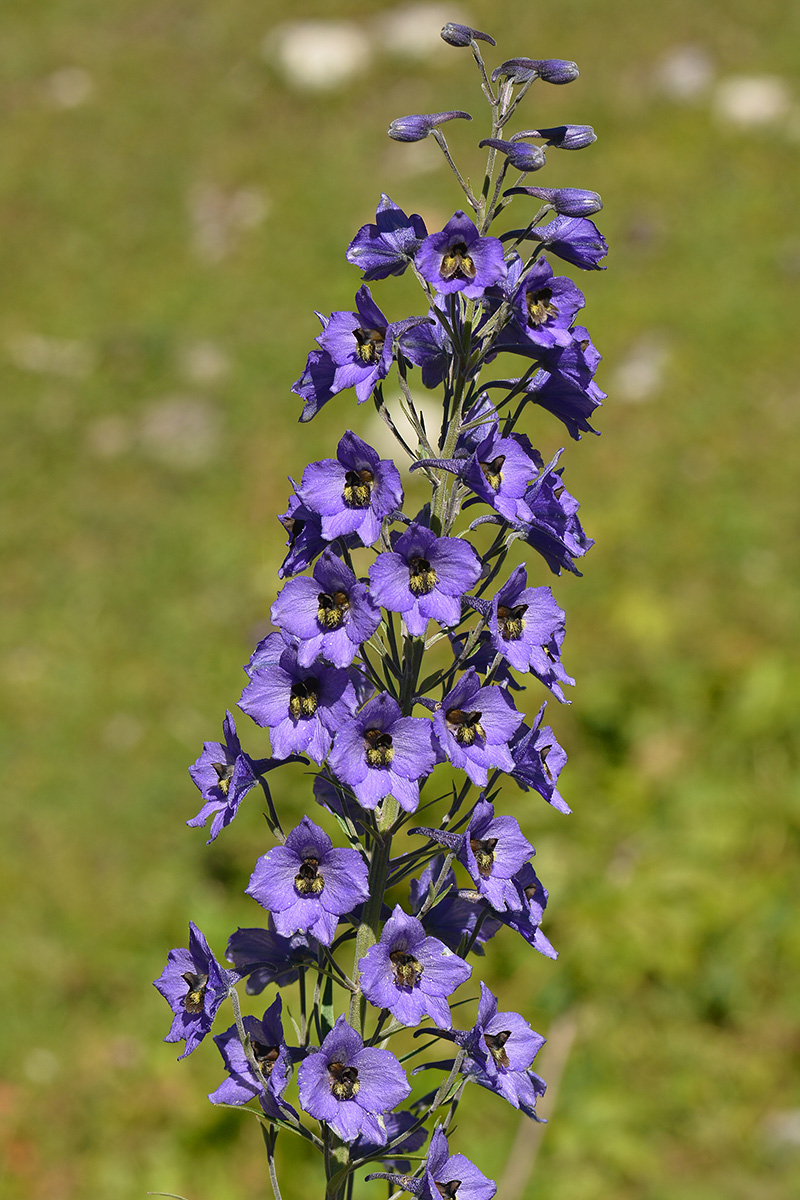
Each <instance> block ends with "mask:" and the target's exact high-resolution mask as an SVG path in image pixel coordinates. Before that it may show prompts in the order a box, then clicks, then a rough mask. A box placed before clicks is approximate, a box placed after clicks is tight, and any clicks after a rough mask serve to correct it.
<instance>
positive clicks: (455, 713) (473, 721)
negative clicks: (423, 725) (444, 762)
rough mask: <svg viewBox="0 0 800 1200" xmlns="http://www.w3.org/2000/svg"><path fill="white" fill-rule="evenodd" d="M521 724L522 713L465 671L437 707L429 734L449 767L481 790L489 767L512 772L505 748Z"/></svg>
mask: <svg viewBox="0 0 800 1200" xmlns="http://www.w3.org/2000/svg"><path fill="white" fill-rule="evenodd" d="M521 722H522V713H519V712H517V710H516V708H515V707H514V705H513V702H512V701H511V700H510V698H509V697H508V695H507V694H506V692H504V691H503V690H502V688H498V687H481V684H480V680H479V679H478V676H477V674H476V672H475V671H474V670H469V671H465V673H464V674H463V675H462V676H461V678H460V679H459V681H458V683H457V684H456V685H455V687H454V688H453V689H452V690H451V691H450V692H449V693H448V694H447V695H446V696H445V698H444V699H443V700H442V702H441V704H439V705H438V706H437V709H436V712H435V713H434V717H433V731H434V734H435V736H436V737H437V739H438V742H439V745H440V747H441V749H442V751H443V753H444V754H445V755H446V756H447V758H449V759H450V761H451V763H452V764H453V766H454V767H457V768H459V769H460V770H463V771H466V773H467V775H468V776H469V778H470V779H471V780H472V782H473V783H475V784H477V785H478V787H485V786H486V783H487V781H488V778H489V775H488V768H489V767H499V769H500V770H501V771H510V770H512V769H513V765H514V762H513V759H512V758H511V752H510V750H509V745H508V744H509V741H510V739H511V738H512V736H513V734H514V731H515V730H516V729H517V728H518V726H519V725H520V724H521Z"/></svg>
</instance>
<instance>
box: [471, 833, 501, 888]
mask: <svg viewBox="0 0 800 1200" xmlns="http://www.w3.org/2000/svg"><path fill="white" fill-rule="evenodd" d="M469 844H470V849H471V850H472V853H473V854H474V855H475V861H476V863H477V864H478V871H479V872H480V874H481V875H482V876H483V877H484V879H488V877H489V876H490V875H491V873H492V863H493V862H494V848H495V846H496V845H497V838H470V839H469Z"/></svg>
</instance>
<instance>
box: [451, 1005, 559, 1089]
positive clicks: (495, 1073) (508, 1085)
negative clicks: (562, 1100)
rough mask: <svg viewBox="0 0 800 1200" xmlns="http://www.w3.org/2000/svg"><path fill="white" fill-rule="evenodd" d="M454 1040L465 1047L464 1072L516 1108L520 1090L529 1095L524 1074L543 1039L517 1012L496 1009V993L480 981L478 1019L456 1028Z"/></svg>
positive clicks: (540, 1046) (542, 1043)
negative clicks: (459, 1029) (467, 1026)
mask: <svg viewBox="0 0 800 1200" xmlns="http://www.w3.org/2000/svg"><path fill="white" fill-rule="evenodd" d="M453 1040H454V1041H455V1042H456V1043H457V1044H459V1045H461V1046H463V1047H464V1049H465V1050H466V1051H467V1056H468V1057H467V1061H466V1063H465V1070H466V1073H468V1074H474V1075H475V1078H476V1080H477V1082H478V1083H481V1084H482V1085H483V1086H484V1087H489V1088H490V1089H491V1090H492V1091H494V1092H497V1093H498V1094H499V1095H500V1096H503V1097H504V1098H505V1099H506V1100H508V1102H509V1103H510V1104H513V1105H514V1107H515V1108H519V1107H520V1093H522V1095H523V1096H524V1097H526V1098H527V1095H528V1086H529V1085H528V1082H527V1079H526V1078H524V1077H525V1075H526V1072H527V1070H528V1068H529V1067H530V1065H531V1063H532V1062H533V1060H534V1058H535V1057H536V1055H537V1054H538V1053H539V1051H540V1050H541V1048H542V1046H543V1045H544V1043H545V1039H544V1038H543V1037H542V1036H541V1034H539V1033H536V1032H534V1030H533V1029H531V1027H530V1025H529V1023H528V1022H527V1021H526V1020H525V1018H524V1017H521V1016H520V1014H519V1013H515V1012H498V1011H497V997H496V996H494V995H492V993H491V992H490V990H489V988H488V987H487V986H486V984H485V983H483V981H481V998H480V1003H479V1005H478V1016H477V1020H476V1021H475V1024H474V1026H473V1027H472V1029H470V1030H468V1031H465V1032H464V1033H460V1032H456V1034H455V1036H454V1037H453ZM542 1090H544V1089H542Z"/></svg>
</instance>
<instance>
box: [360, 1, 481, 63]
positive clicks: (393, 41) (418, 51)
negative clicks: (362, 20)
mask: <svg viewBox="0 0 800 1200" xmlns="http://www.w3.org/2000/svg"><path fill="white" fill-rule="evenodd" d="M448 21H455V22H456V23H458V24H460V25H467V24H468V23H469V21H468V18H467V17H466V16H465V15H464V10H463V9H462V8H459V7H458V6H457V5H456V6H454V5H452V4H402V5H400V6H399V7H398V8H393V9H390V10H389V12H387V13H383V14H382V15H381V16H379V17H377V18H376V20H375V34H376V39H377V42H378V44H379V46H380V47H381V49H382V50H384V51H385V52H386V53H387V54H391V55H396V56H397V57H398V58H410V59H417V60H420V61H421V60H423V59H426V58H432V57H433V56H434V55H436V54H439V52H440V51H442V50H444V49H446V47H445V45H444V43H443V42H442V39H441V36H440V34H441V29H442V26H443V25H446V24H447V22H448ZM451 52H452V51H451ZM467 53H468V54H469V53H471V52H470V51H467ZM443 57H444V56H443Z"/></svg>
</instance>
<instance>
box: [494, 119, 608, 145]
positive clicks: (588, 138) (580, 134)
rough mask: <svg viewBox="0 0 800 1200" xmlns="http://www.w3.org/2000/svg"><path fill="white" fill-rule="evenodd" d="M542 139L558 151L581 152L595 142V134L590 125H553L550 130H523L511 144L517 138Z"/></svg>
mask: <svg viewBox="0 0 800 1200" xmlns="http://www.w3.org/2000/svg"><path fill="white" fill-rule="evenodd" d="M526 137H536V138H544V140H545V141H546V142H547V145H548V146H555V147H556V148H557V149H558V150H582V149H583V147H584V146H591V144H592V142H596V141H597V134H596V133H595V131H594V130H593V129H592V127H591V125H554V126H553V127H552V128H551V129H523V130H522V132H521V133H515V134H514V135H513V137H512V138H511V140H512V142H513V141H516V140H518V139H519V138H526Z"/></svg>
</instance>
